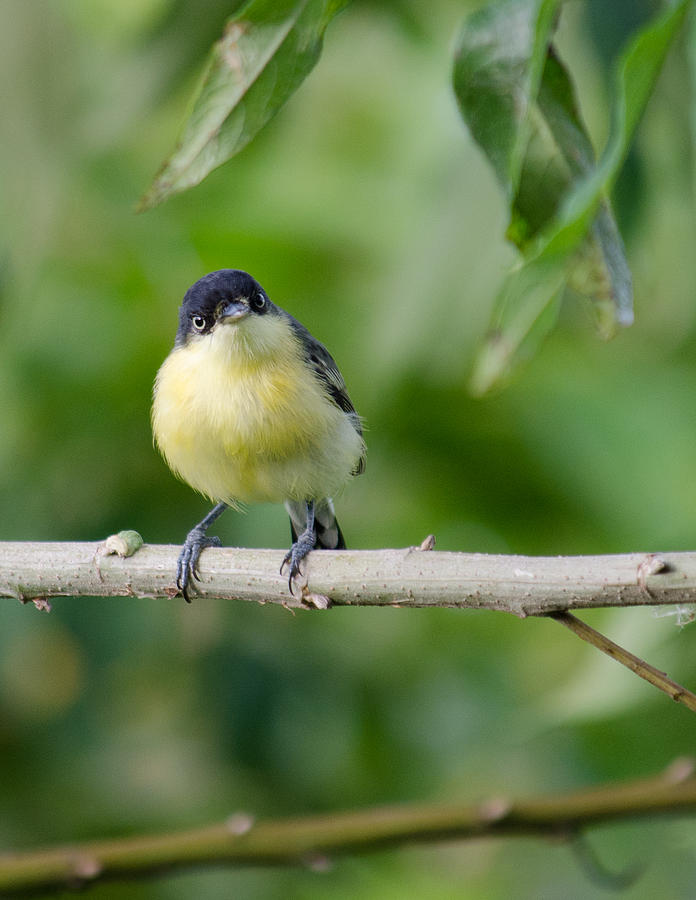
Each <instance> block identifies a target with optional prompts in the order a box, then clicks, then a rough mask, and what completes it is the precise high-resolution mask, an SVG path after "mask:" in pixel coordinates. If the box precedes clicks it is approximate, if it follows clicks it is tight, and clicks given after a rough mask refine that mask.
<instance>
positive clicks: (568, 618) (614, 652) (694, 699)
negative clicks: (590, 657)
mask: <svg viewBox="0 0 696 900" xmlns="http://www.w3.org/2000/svg"><path fill="white" fill-rule="evenodd" d="M549 618H550V619H555V620H556V621H557V622H560V623H561V625H565V627H566V628H569V629H570V630H571V631H572V632H573V634H577V636H578V637H579V638H582V640H583V641H587V643H588V644H592V646H593V647H597V649H598V650H601V651H602V653H606V654H607V656H611V658H612V659H615V660H616V661H617V662H619V663H621V665H622V666H626V668H628V669H630V670H631V671H632V672H635V674H636V675H640V677H641V678H644V679H645V680H646V681H649V682H650V684H652V685H654V686H655V687H656V688H659V690H661V691H664V692H665V694H668V695H669V696H670V697H671V698H672V700H676V701H677V703H683V704H684V706H687V707H688V708H689V709H690V710H692V711H693V712H696V694H692V693H691V691H690V690H688V689H687V688H685V687H682V685H681V684H677V683H676V681H672V679H671V678H668V677H667V675H666V674H665V673H664V672H661V671H660V670H659V669H656V668H655V667H654V666H651V665H650V664H649V663H646V662H645V660H642V659H640V658H639V657H638V656H634V655H633V653H630V652H629V651H628V650H624V648H623V647H621V646H619V644H615V643H614V641H611V640H609V638H608V637H605V636H604V635H603V634H602V633H601V632H599V631H597V630H596V629H594V628H592V627H591V626H590V625H587V624H586V623H585V622H582V621H581V620H580V619H578V617H577V616H574V615H573V614H572V613H569V612H555V613H550V614H549Z"/></svg>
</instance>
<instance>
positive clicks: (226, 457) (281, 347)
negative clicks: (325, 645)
mask: <svg viewBox="0 0 696 900" xmlns="http://www.w3.org/2000/svg"><path fill="white" fill-rule="evenodd" d="M152 428H153V433H154V436H155V441H156V442H157V446H158V447H159V449H160V451H161V452H162V455H163V456H164V458H165V459H166V461H167V463H168V464H169V467H170V468H171V469H172V471H173V472H174V473H175V474H176V475H178V476H179V478H181V479H182V480H183V481H185V482H187V484H189V485H190V486H191V487H192V488H194V489H195V490H197V491H200V492H201V493H202V494H205V495H206V496H208V497H209V498H210V499H211V500H213V501H215V502H216V505H215V506H214V507H213V509H212V510H211V511H210V512H209V513H208V515H207V516H206V517H205V518H204V519H203V520H202V521H201V522H199V523H198V525H196V526H195V527H194V528H192V529H191V531H189V533H188V535H187V537H186V541H185V543H184V545H183V548H182V550H181V554H180V555H179V561H178V565H177V576H176V584H177V587H178V588H179V590H180V591H181V592H182V594H183V595H184V597H185V599H186V600H188V599H189V589H190V587H191V582H192V578H195V579H198V559H199V557H200V554H201V552H202V551H203V550H204V549H205V548H206V547H211V546H215V547H219V546H220V539H219V538H217V537H208V535H207V530H208V528H209V527H210V525H211V524H212V523H213V522H214V521H215V520H216V519H217V518H218V516H220V514H221V513H223V512H224V511H225V509H227V507H229V506H232V507H239V506H240V505H241V504H246V503H258V502H268V501H270V502H283V503H284V504H285V508H286V509H287V511H288V513H289V515H290V527H291V532H292V546H291V548H290V550H289V551H288V552H287V554H286V555H285V558H284V559H283V563H282V565H281V567H280V570H281V572H282V571H283V569H284V568H285V566H289V578H288V584H289V587H290V590H291V591H292V590H293V579H294V578H295V577H296V576H297V575H299V574H300V564H301V562H302V560H303V559H304V558H305V557H306V556H307V554H308V553H309V552H310V551H311V550H313V549H314V548H319V549H327V550H338V549H342V548H344V547H345V543H344V540H343V535H342V534H341V529H340V528H339V526H338V522H337V521H336V517H335V515H334V508H333V502H332V500H331V497H332V496H333V495H334V494H335V492H336V491H338V490H339V489H340V488H341V487H342V486H343V485H344V484H345V483H346V482H347V481H348V480H349V479H350V477H351V475H357V474H359V473H360V472H362V471H363V469H364V467H365V444H364V441H363V436H362V428H361V424H360V418H359V417H358V414H357V413H356V411H355V409H354V407H353V404H352V403H351V401H350V398H349V396H348V394H347V392H346V386H345V382H344V381H343V377H342V376H341V373H340V372H339V370H338V367H337V366H336V363H335V362H334V360H333V359H332V357H331V355H330V354H329V352H328V350H327V349H326V348H325V347H324V346H323V344H320V343H319V341H317V340H316V339H315V338H314V337H312V335H311V334H310V333H309V331H307V329H306V328H305V327H304V325H301V324H300V323H299V322H298V321H297V320H296V319H294V318H293V317H292V316H291V315H290V314H289V313H287V312H285V311H284V310H282V309H280V308H279V307H277V306H275V305H274V304H273V303H272V302H271V300H270V299H269V297H268V294H266V292H265V291H264V289H263V288H262V287H261V285H260V284H259V283H258V282H257V281H255V280H254V279H253V278H252V277H251V275H248V274H247V273H246V272H242V271H240V270H238V269H221V270H220V271H218V272H211V273H210V274H209V275H205V276H204V277H203V278H201V279H200V280H199V281H197V282H196V283H195V284H194V285H193V286H192V287H190V288H189V289H188V291H187V292H186V295H185V296H184V300H183V303H182V304H181V307H180V309H179V328H178V331H177V333H176V340H175V343H174V348H173V349H172V351H171V353H170V354H169V356H168V357H167V358H166V359H165V361H164V363H163V364H162V366H161V368H160V370H159V372H158V373H157V378H156V380H155V388H154V401H153V406H152Z"/></svg>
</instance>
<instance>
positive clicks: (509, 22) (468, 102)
mask: <svg viewBox="0 0 696 900" xmlns="http://www.w3.org/2000/svg"><path fill="white" fill-rule="evenodd" d="M560 2H561V0H499V2H491V3H488V4H487V5H486V6H484V7H482V8H481V9H479V10H477V11H476V12H474V13H472V15H471V16H470V17H469V18H468V19H467V21H466V22H465V24H464V28H463V30H462V33H461V35H460V39H459V46H458V49H457V54H456V58H455V66H454V92H455V95H456V97H457V101H458V103H459V108H460V110H461V113H462V116H463V117H464V120H465V121H466V123H467V125H468V127H469V130H470V131H471V134H472V135H473V137H474V139H475V140H476V142H477V143H478V144H479V145H480V147H481V149H482V150H483V151H484V153H485V154H486V156H487V157H488V159H489V161H490V163H491V165H492V166H493V168H494V169H495V173H496V175H497V177H498V180H499V181H500V183H501V184H502V186H503V188H504V189H505V191H506V194H507V196H508V198H509V200H510V201H511V202H512V199H513V198H514V196H515V194H516V192H517V186H518V183H519V178H520V173H521V170H522V165H523V159H524V154H525V151H526V145H527V139H528V129H529V119H530V116H531V114H532V108H533V106H534V103H535V102H536V97H537V94H538V92H539V83H540V81H541V76H542V72H543V68H544V63H545V60H546V49H547V47H548V45H549V42H550V40H551V33H552V30H553V25H554V22H555V18H556V13H557V9H558V7H559V5H560Z"/></svg>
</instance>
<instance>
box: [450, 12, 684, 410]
mask: <svg viewBox="0 0 696 900" xmlns="http://www.w3.org/2000/svg"><path fill="white" fill-rule="evenodd" d="M691 2H692V0H681V2H676V3H673V4H671V5H670V6H669V8H668V9H667V10H666V11H665V12H664V13H662V14H661V15H659V16H657V17H656V18H655V19H654V20H653V21H652V22H651V23H649V24H648V25H647V26H646V27H645V28H643V29H642V30H641V32H640V33H639V34H638V35H637V36H636V37H635V38H634V39H633V41H632V42H631V43H630V45H629V47H628V48H627V49H626V50H625V51H624V53H623V54H622V56H621V57H620V59H619V63H618V66H617V69H616V78H615V91H614V95H615V96H614V102H613V116H612V128H611V133H610V138H609V141H608V142H607V146H606V148H605V150H604V153H603V154H602V158H601V160H600V162H599V163H598V164H595V163H594V157H593V153H592V148H591V144H590V142H589V139H588V137H587V134H586V131H585V128H584V126H583V124H582V120H581V118H580V116H579V113H578V111H577V104H576V102H575V98H574V92H573V88H572V84H571V82H570V79H569V77H568V75H567V73H566V71H565V69H564V67H563V66H562V64H561V63H560V61H559V60H558V59H557V57H556V56H555V53H554V52H553V49H552V48H551V46H550V44H547V45H546V46H543V44H542V43H541V42H540V41H539V40H537V41H536V42H533V43H532V42H530V41H527V44H526V46H527V47H528V48H530V47H532V46H533V48H534V52H535V53H537V54H543V56H544V63H543V69H542V76H541V78H540V80H539V81H538V85H537V93H536V94H535V95H534V96H530V94H529V91H528V89H529V85H530V83H531V84H532V86H533V82H531V81H530V78H529V76H528V75H526V74H525V78H524V79H523V83H522V86H521V87H520V88H518V90H517V94H521V95H522V96H524V98H525V99H524V102H523V104H522V106H523V107H524V109H525V114H524V116H520V115H519V114H517V116H516V118H514V119H513V118H511V117H510V116H509V115H508V117H507V120H506V122H505V123H502V124H501V123H499V124H498V131H499V133H501V134H506V135H507V137H506V143H505V144H504V145H503V149H502V150H501V148H500V147H498V148H496V149H493V148H491V147H490V145H489V142H488V141H489V138H490V137H491V135H492V134H493V127H492V124H491V123H490V122H489V123H487V125H486V127H485V128H483V129H482V128H481V126H480V122H479V121H478V118H477V116H479V113H478V112H477V114H476V115H475V116H474V118H473V120H471V118H470V114H469V108H468V106H467V104H466V99H467V94H466V93H464V94H462V93H461V90H462V84H461V79H462V77H463V72H466V71H469V70H470V69H471V65H470V63H467V64H466V67H465V68H464V69H461V67H460V64H461V60H462V59H463V58H467V57H471V52H470V50H469V48H470V47H471V46H472V45H473V46H479V45H480V44H481V41H480V39H479V37H478V36H477V33H476V28H474V29H473V30H472V27H471V23H472V20H471V19H469V21H468V22H467V23H466V24H465V27H464V32H463V35H462V41H461V46H460V50H459V52H458V56H457V62H456V66H455V89H456V90H457V93H458V98H459V102H460V107H461V109H462V114H463V116H464V118H465V119H466V120H467V122H468V124H469V127H470V128H471V130H472V134H473V135H474V137H475V139H476V140H477V141H478V142H479V143H480V144H481V146H482V149H483V150H484V152H486V154H487V155H488V156H489V159H490V160H491V163H492V165H493V167H494V169H495V171H496V173H497V174H498V177H499V179H500V180H501V181H503V183H504V184H505V187H506V190H507V193H508V197H509V200H510V210H511V220H510V226H509V228H508V237H509V238H510V239H511V240H512V241H513V242H514V243H515V244H516V245H517V246H518V247H519V248H520V249H521V251H522V265H521V267H520V268H519V269H518V270H517V271H516V272H514V273H513V274H512V275H511V276H509V278H508V279H507V280H506V282H505V284H504V286H503V288H502V290H501V292H500V294H499V297H498V300H497V302H496V309H495V313H494V323H493V328H492V331H491V334H490V335H489V337H488V339H487V340H486V342H485V343H484V346H483V348H482V350H481V352H480V354H479V357H478V359H477V361H476V364H475V367H474V372H473V375H472V382H471V386H472V390H473V391H474V392H475V393H479V394H480V393H483V392H484V391H486V390H488V389H490V388H491V387H492V386H493V385H494V384H496V383H497V382H499V381H500V380H501V379H502V378H503V377H504V376H506V375H507V374H508V373H509V372H510V371H511V369H512V368H513V366H514V365H515V364H517V363H518V362H519V361H520V360H521V359H523V358H524V357H525V356H527V355H529V353H530V352H531V350H533V349H534V348H535V347H536V346H537V345H538V343H539V341H540V340H541V339H542V338H543V336H544V335H545V334H546V333H547V332H548V330H549V329H550V328H551V327H552V325H553V322H554V319H555V315H554V312H555V310H557V308H558V301H559V298H560V296H561V294H562V292H563V290H564V287H565V286H566V285H569V286H570V287H571V288H572V289H573V290H575V291H576V292H578V293H580V294H582V295H583V296H586V297H589V298H591V299H592V300H593V301H594V308H595V310H596V313H597V317H598V320H599V326H600V331H601V332H602V333H603V334H604V335H605V336H608V335H610V334H611V333H612V331H613V330H614V328H615V326H616V325H617V324H619V325H626V324H630V322H631V321H632V318H633V312H632V288H631V278H630V273H629V270H628V265H627V263H626V259H625V254H624V250H623V245H622V242H621V238H620V235H619V232H618V228H617V227H616V223H615V221H614V219H613V216H612V214H611V211H610V208H609V205H608V202H607V200H606V195H607V194H608V193H609V191H610V190H611V187H612V185H613V183H614V181H615V179H616V176H617V175H618V172H619V169H620V166H621V164H622V162H623V160H624V158H625V155H626V153H627V151H628V147H629V145H630V141H631V139H632V137H633V133H634V131H635V128H636V125H637V123H638V121H639V119H640V116H641V115H642V112H643V109H644V108H645V104H646V103H647V100H648V98H649V96H650V93H651V91H652V88H653V86H654V84H655V81H656V79H657V76H658V74H659V71H660V68H661V66H662V62H663V60H664V57H665V54H666V52H667V50H668V48H669V45H670V42H671V40H672V39H673V37H674V35H675V34H676V33H677V31H678V30H679V27H680V26H681V24H682V21H683V18H684V15H685V13H686V11H687V9H688V8H689V6H690V5H691ZM542 6H543V4H541V3H540V2H539V0H537V2H532V0H501V2H499V3H493V4H489V6H488V7H486V8H485V9H486V10H488V11H489V12H490V8H491V7H496V9H497V10H498V13H499V15H502V13H503V12H504V11H506V10H507V11H508V12H510V10H513V11H514V17H515V18H516V19H517V22H518V26H519V22H520V20H521V19H522V20H523V21H525V22H526V23H527V31H528V32H529V33H533V34H535V35H537V36H539V35H542V34H544V35H546V40H547V41H549V40H550V30H549V29H547V28H546V26H545V24H544V23H545V22H546V20H545V19H544V22H543V23H542V21H541V20H542V13H546V12H547V11H546V10H542ZM523 13H525V14H526V18H524V17H523ZM476 16H479V17H482V16H483V11H480V12H479V13H477V14H476ZM511 16H512V13H511ZM472 18H474V17H472ZM476 24H477V23H476V21H474V25H476ZM508 32H509V29H507V28H501V29H499V35H500V37H501V40H505V39H509V33H508ZM484 43H485V46H486V47H487V48H488V49H487V58H501V57H503V58H506V52H507V51H506V48H505V47H504V46H503V47H498V46H496V45H495V42H494V38H493V36H492V35H491V34H490V33H487V34H486V41H485V42H484ZM509 55H511V56H512V57H513V58H516V59H517V60H518V62H517V69H518V71H523V72H524V73H528V72H529V71H530V70H531V69H532V68H533V64H532V63H533V61H532V60H531V59H530V60H529V61H528V62H527V64H526V66H524V65H521V64H520V62H519V48H518V47H515V48H513V52H512V53H511V54H509ZM479 58H480V53H479ZM537 65H538V60H537ZM498 84H502V85H503V89H504V90H505V91H508V102H507V103H506V102H504V98H503V100H500V101H499V102H498V103H497V108H496V110H495V114H496V115H502V114H505V111H506V110H508V111H509V110H510V109H511V108H512V104H511V102H510V98H511V97H514V96H515V90H514V85H513V84H512V83H511V81H510V80H507V81H506V80H502V81H499V82H498ZM515 128H517V129H518V131H517V132H515V131H514V129H515ZM518 142H524V152H523V154H522V157H521V165H520V168H519V177H518V178H517V181H515V180H514V177H515V173H516V171H517V170H516V169H515V163H514V157H515V152H516V150H514V148H515V147H516V146H517V144H518ZM505 148H507V149H505ZM511 148H512V149H511ZM501 159H504V160H506V163H505V165H504V166H503V165H501Z"/></svg>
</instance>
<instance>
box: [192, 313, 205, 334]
mask: <svg viewBox="0 0 696 900" xmlns="http://www.w3.org/2000/svg"><path fill="white" fill-rule="evenodd" d="M191 322H192V323H193V327H194V328H195V329H196V331H203V329H204V328H205V318H204V317H203V316H193V318H192V319H191Z"/></svg>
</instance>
